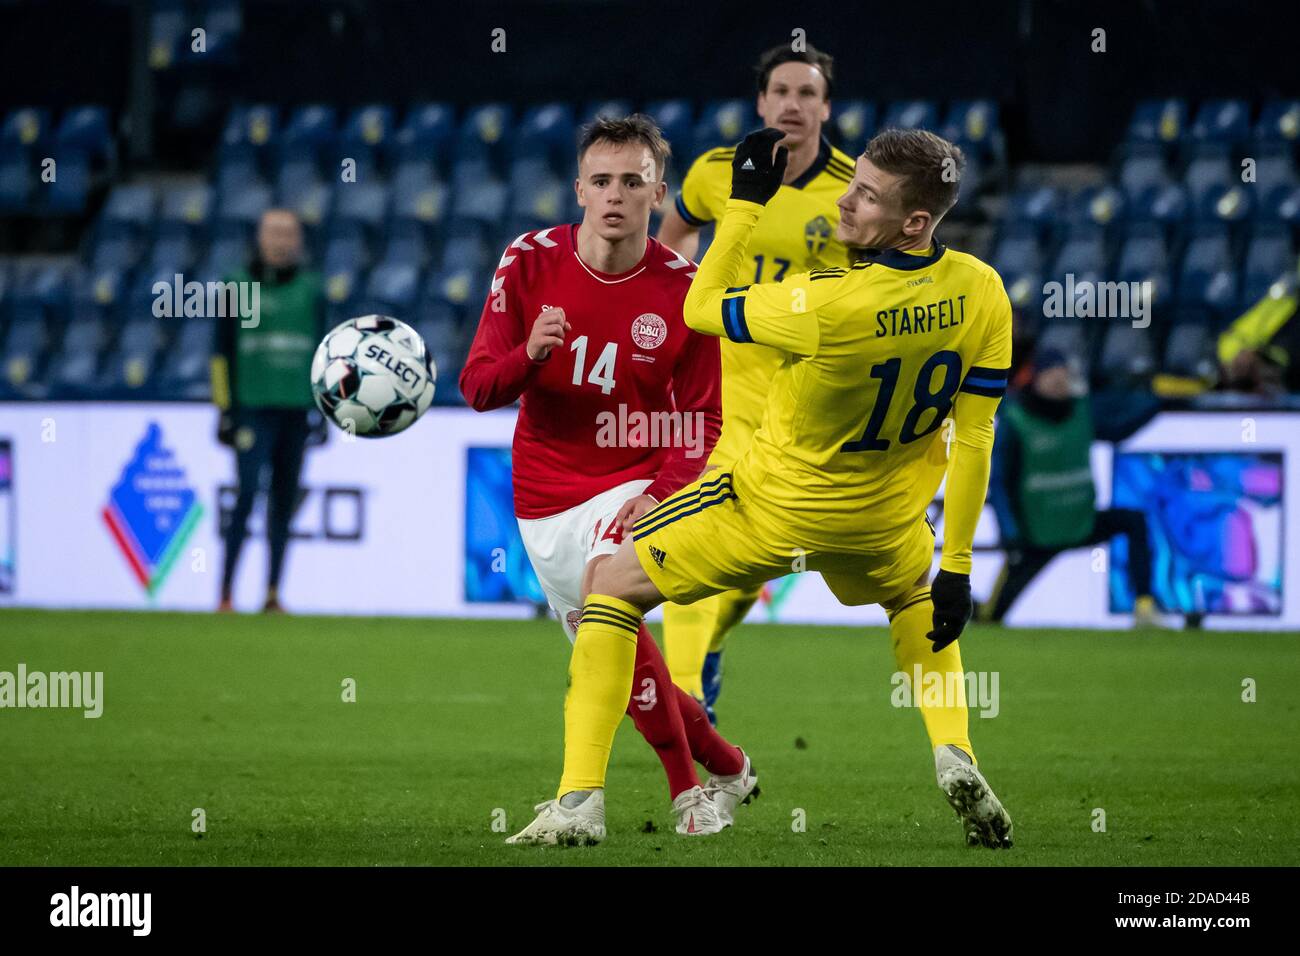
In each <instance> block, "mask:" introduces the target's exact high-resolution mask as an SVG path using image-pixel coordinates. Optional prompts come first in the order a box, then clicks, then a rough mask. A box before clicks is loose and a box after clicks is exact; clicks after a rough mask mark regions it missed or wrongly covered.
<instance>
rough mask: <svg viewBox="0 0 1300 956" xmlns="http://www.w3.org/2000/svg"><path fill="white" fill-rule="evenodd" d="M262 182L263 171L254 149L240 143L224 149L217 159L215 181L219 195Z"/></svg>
mask: <svg viewBox="0 0 1300 956" xmlns="http://www.w3.org/2000/svg"><path fill="white" fill-rule="evenodd" d="M261 181H262V170H261V166H260V165H259V163H258V161H257V153H256V151H255V150H254V149H253V147H251V146H248V145H246V144H243V143H240V144H237V145H234V146H226V147H223V148H222V150H221V153H220V155H219V156H218V159H217V174H216V179H215V186H216V189H217V192H218V193H226V192H229V191H231V190H235V189H240V188H242V187H244V186H248V185H250V184H253V183H260V182H261Z"/></svg>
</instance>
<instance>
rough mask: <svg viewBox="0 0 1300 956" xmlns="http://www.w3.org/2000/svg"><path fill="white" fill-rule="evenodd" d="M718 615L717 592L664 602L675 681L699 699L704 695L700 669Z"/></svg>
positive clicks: (666, 645) (670, 669)
mask: <svg viewBox="0 0 1300 956" xmlns="http://www.w3.org/2000/svg"><path fill="white" fill-rule="evenodd" d="M717 617H718V596H717V595H716V594H715V595H713V596H712V597H706V598H701V599H700V600H698V601H696V602H695V603H694V604H665V605H664V660H665V661H667V662H668V673H669V674H671V675H672V678H673V683H674V684H676V685H677V686H678V687H680V688H681V689H682V690H684V691H686V693H688V694H690V695H691V696H692V697H695V698H697V699H701V700H702V699H703V698H704V685H703V684H702V683H700V671H701V670H703V669H704V655H705V654H707V653H708V652H709V642H710V641H711V640H712V639H713V622H714V621H715V620H717Z"/></svg>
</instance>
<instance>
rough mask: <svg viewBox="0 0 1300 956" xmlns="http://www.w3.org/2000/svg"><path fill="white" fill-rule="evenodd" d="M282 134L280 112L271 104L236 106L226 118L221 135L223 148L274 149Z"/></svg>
mask: <svg viewBox="0 0 1300 956" xmlns="http://www.w3.org/2000/svg"><path fill="white" fill-rule="evenodd" d="M279 132H280V111H279V110H278V109H276V107H275V106H273V105H271V104H270V103H254V104H252V105H249V106H235V107H233V108H232V109H231V110H230V113H229V114H228V115H227V116H226V126H225V129H224V130H222V133H221V143H222V145H223V146H251V147H253V148H254V149H257V150H262V149H268V148H272V147H273V146H274V145H275V142H276V138H277V137H278V135H279Z"/></svg>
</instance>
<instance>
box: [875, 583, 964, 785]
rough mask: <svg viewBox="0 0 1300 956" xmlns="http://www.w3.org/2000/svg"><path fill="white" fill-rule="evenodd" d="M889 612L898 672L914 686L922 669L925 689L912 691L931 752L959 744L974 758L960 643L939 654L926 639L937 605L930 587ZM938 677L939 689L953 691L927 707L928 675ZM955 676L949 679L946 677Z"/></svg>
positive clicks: (916, 591)
mask: <svg viewBox="0 0 1300 956" xmlns="http://www.w3.org/2000/svg"><path fill="white" fill-rule="evenodd" d="M886 610H887V611H888V612H889V633H890V636H891V637H892V638H893V643H894V659H895V660H896V661H897V662H898V669H899V670H900V671H902V672H903V673H904V674H906V675H907V679H908V682H909V683H911V684H913V685H915V681H914V680H913V677H914V675H915V673H916V666H917V665H918V664H919V665H920V667H921V680H922V685H923V686H922V687H920V688H918V687H916V686H913V687H912V695H913V700H915V701H918V702H919V703H920V705H921V708H920V709H921V717H922V719H923V720H924V721H925V730H926V733H928V734H929V735H930V749H931V750H933V749H934V748H935V747H939V746H941V745H943V744H956V745H957V746H958V747H960V748H961V749H962V750H964V751H966V753H968V754H970V755H971V759H972V760H973V759H974V758H975V751H974V750H973V749H972V748H971V745H970V724H969V718H968V714H967V710H966V681H965V679H964V674H965V672H964V671H963V670H962V666H961V651H959V650H958V649H957V644H958V642H956V641H954V642H953V643H951V644H949V645H948V646H947V647H945V648H944V649H943V650H941V651H940V652H939V653H938V654H936V653H934V651H932V650H931V648H932V647H933V646H934V645H933V644H931V643H930V639H929V638H928V637H926V636H925V635H926V634H928V633H929V632H930V630H931V629H932V627H933V615H934V604H933V602H932V601H931V600H930V586H929V585H928V584H927V585H922V586H920V587H916V588H913V589H912V590H911V591H909V592H908V593H907V595H906V596H904V597H903V598H902V599H900V600H899V601H897V602H895V603H894V604H893V605H892V606H890V607H887V608H886ZM929 674H938V675H939V678H938V679H939V680H942V681H943V683H942V684H940V685H939V686H940V687H941V688H943V689H944V690H945V691H946V690H949V689H950V690H952V691H954V693H952V695H951V696H949V695H948V694H947V693H944V694H942V695H938V696H940V697H942V702H941V703H938V704H936V702H935V701H934V700H933V695H932V699H931V700H930V702H929V703H928V704H927V703H926V694H925V693H923V688H924V686H925V685H926V683H927V680H926V678H927V675H929ZM949 674H951V675H953V677H952V678H949V677H948V676H947V675H949Z"/></svg>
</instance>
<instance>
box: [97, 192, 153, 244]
mask: <svg viewBox="0 0 1300 956" xmlns="http://www.w3.org/2000/svg"><path fill="white" fill-rule="evenodd" d="M157 205H158V197H157V194H156V193H155V192H154V189H153V187H152V186H147V185H142V184H141V185H134V186H114V187H113V190H112V192H110V193H109V194H108V201H107V202H106V203H105V204H104V213H103V219H102V225H103V226H105V227H109V226H125V227H129V229H130V234H131V235H134V236H141V235H144V233H145V232H146V230H147V227H148V226H150V225H152V223H153V218H154V214H155V211H156V209H157Z"/></svg>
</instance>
